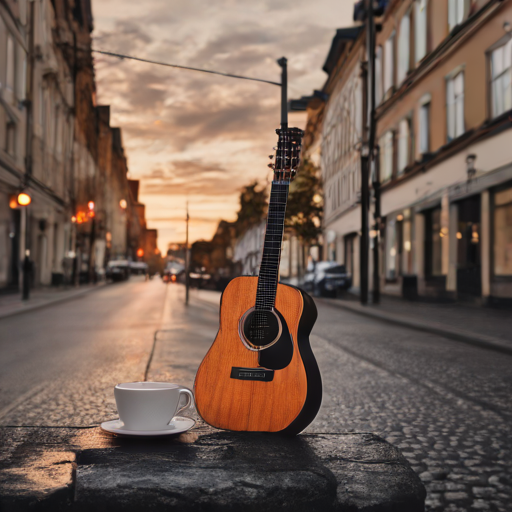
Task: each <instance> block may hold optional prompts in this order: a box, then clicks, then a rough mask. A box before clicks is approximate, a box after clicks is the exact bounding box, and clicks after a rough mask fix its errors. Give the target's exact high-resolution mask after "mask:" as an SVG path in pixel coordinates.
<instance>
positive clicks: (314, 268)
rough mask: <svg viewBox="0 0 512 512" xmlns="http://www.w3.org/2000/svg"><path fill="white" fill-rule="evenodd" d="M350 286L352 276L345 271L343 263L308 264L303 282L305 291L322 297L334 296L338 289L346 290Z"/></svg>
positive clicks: (320, 262) (319, 262) (322, 262)
mask: <svg viewBox="0 0 512 512" xmlns="http://www.w3.org/2000/svg"><path fill="white" fill-rule="evenodd" d="M351 286H352V276H351V275H350V274H349V273H347V271H346V268H345V265H339V264H338V263H336V262H335V261H318V262H316V263H315V264H310V265H309V266H308V270H307V272H306V275H305V276H304V283H303V288H304V290H305V291H307V292H311V293H313V294H314V295H317V296H318V295H319V296H323V297H327V296H329V297H336V295H337V293H338V290H348V289H349V288H350V287H351Z"/></svg>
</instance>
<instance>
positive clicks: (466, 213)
mask: <svg viewBox="0 0 512 512" xmlns="http://www.w3.org/2000/svg"><path fill="white" fill-rule="evenodd" d="M457 206H458V219H457V235H456V236H457V292H458V294H459V295H462V296H470V297H480V296H481V295H482V275H481V211H480V195H475V196H471V197H468V198H467V199H464V200H462V201H459V203H458V204H457Z"/></svg>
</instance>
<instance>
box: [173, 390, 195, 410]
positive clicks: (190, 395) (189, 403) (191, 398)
mask: <svg viewBox="0 0 512 512" xmlns="http://www.w3.org/2000/svg"><path fill="white" fill-rule="evenodd" d="M182 394H185V395H187V397H188V400H187V403H186V404H185V405H184V406H183V407H180V408H179V409H178V410H177V411H176V412H175V413H174V416H178V415H179V414H180V413H182V412H183V411H185V410H186V409H188V408H190V407H191V406H192V405H193V404H194V395H193V393H192V391H190V389H188V388H181V389H180V398H181V395H182ZM178 403H179V401H178Z"/></svg>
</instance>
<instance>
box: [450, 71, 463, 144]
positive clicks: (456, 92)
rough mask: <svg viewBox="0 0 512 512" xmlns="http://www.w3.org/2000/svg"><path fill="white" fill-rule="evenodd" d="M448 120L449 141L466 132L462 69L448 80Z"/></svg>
mask: <svg viewBox="0 0 512 512" xmlns="http://www.w3.org/2000/svg"><path fill="white" fill-rule="evenodd" d="M446 120H447V125H448V140H449V141H450V140H453V139H455V138H457V137H459V136H460V135H462V134H463V133H464V73H463V72H462V71H461V72H459V73H458V74H457V75H455V76H454V77H453V78H449V79H448V80H447V82H446Z"/></svg>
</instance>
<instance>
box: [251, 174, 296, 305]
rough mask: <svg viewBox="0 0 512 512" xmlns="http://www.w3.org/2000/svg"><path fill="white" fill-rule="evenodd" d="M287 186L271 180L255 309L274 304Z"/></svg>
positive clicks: (285, 182) (283, 182) (284, 182)
mask: <svg viewBox="0 0 512 512" xmlns="http://www.w3.org/2000/svg"><path fill="white" fill-rule="evenodd" d="M288 188H289V181H273V182H272V189H271V191H270V200H269V204H268V217H267V227H266V230H265V242H264V244H263V255H262V257H261V265H260V273H259V276H258V289H257V293H256V306H255V309H256V310H267V311H270V310H272V308H273V307H274V304H275V300H276V292H277V283H278V280H279V262H280V260H281V244H282V241H283V230H284V217H285V213H286V201H287V200H288Z"/></svg>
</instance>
